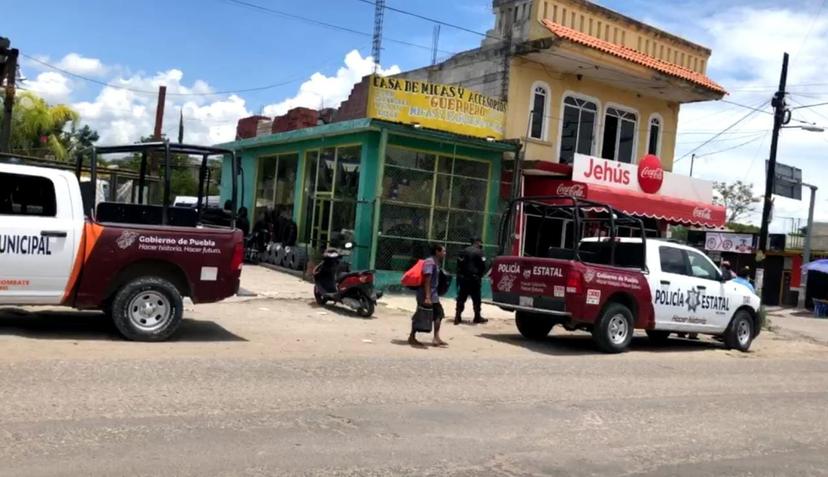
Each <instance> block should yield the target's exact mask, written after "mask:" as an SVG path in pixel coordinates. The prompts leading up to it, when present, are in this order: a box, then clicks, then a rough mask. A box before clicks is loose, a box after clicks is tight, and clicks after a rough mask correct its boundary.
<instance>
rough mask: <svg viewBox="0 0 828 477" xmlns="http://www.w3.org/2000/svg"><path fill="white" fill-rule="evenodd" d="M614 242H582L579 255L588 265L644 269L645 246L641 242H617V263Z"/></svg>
mask: <svg viewBox="0 0 828 477" xmlns="http://www.w3.org/2000/svg"><path fill="white" fill-rule="evenodd" d="M611 252H612V242H610V241H609V240H599V241H594V242H593V241H588V242H587V241H585V242H581V247H580V249H579V255H580V257H581V260H583V261H584V262H586V263H594V264H597V265H615V266H618V267H625V268H639V269H643V268H644V244H642V243H641V242H616V243H615V263H610V262H611V261H612V260H611V258H612V255H611Z"/></svg>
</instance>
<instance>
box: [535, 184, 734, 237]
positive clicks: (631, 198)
mask: <svg viewBox="0 0 828 477" xmlns="http://www.w3.org/2000/svg"><path fill="white" fill-rule="evenodd" d="M523 195H524V196H526V197H531V196H544V195H572V196H575V197H578V198H582V199H588V200H593V201H595V202H601V203H604V204H608V205H610V206H612V207H614V208H616V209H618V210H620V211H622V212H626V213H628V214H631V215H637V216H640V217H648V218H652V219H661V220H665V221H667V222H670V223H674V224H687V225H696V226H701V227H710V228H717V227H723V226H724V225H725V221H726V214H725V208H724V207H722V206H718V205H713V204H709V203H704V202H696V201H691V200H687V199H680V198H676V197H668V196H663V195H662V196H653V195H652V194H645V193H641V192H636V191H632V190H626V189H619V188H614V187H607V186H600V185H596V184H585V183H582V182H573V181H570V180H559V179H551V178H548V177H526V178H525V182H524V190H523Z"/></svg>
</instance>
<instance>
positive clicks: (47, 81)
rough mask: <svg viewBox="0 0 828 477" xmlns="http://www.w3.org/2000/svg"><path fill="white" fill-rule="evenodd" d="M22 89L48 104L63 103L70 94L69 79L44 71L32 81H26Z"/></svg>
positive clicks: (53, 72)
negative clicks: (35, 94) (34, 94)
mask: <svg viewBox="0 0 828 477" xmlns="http://www.w3.org/2000/svg"><path fill="white" fill-rule="evenodd" d="M23 88H24V89H27V90H30V91H32V92H34V93H37V95H38V96H40V97H42V98H43V99H45V100H46V101H48V102H49V103H65V102H67V101H68V100H69V94H70V93H71V92H72V90H71V83H70V81H69V79H68V78H67V77H65V76H63V75H62V74H60V73H57V72H55V71H44V72H43V73H40V74H38V75H37V77H36V78H35V79H34V80H26V81H25V82H24V83H23Z"/></svg>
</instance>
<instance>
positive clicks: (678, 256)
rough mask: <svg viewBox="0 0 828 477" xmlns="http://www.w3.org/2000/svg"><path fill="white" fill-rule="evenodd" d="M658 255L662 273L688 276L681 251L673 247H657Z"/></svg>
mask: <svg viewBox="0 0 828 477" xmlns="http://www.w3.org/2000/svg"><path fill="white" fill-rule="evenodd" d="M658 254H659V256H660V258H661V271H662V272H664V273H675V274H677V275H688V273H687V264H686V262H685V261H684V251H683V250H681V249H678V248H673V247H659V249H658Z"/></svg>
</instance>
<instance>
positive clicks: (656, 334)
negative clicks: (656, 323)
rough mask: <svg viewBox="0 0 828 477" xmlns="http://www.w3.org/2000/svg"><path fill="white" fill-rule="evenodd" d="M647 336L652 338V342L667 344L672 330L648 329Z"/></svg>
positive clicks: (659, 344) (660, 344) (657, 344)
mask: <svg viewBox="0 0 828 477" xmlns="http://www.w3.org/2000/svg"><path fill="white" fill-rule="evenodd" d="M647 337H648V338H650V342H651V343H652V344H654V345H656V346H662V345H665V344H667V338H669V337H670V332H669V331H666V330H647Z"/></svg>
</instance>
